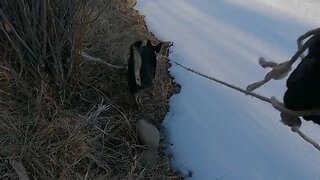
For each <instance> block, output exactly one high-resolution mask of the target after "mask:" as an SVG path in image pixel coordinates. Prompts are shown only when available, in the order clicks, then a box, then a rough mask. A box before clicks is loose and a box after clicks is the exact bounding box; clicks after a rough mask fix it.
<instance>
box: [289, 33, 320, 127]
mask: <svg viewBox="0 0 320 180" xmlns="http://www.w3.org/2000/svg"><path fill="white" fill-rule="evenodd" d="M311 38H314V39H313V42H312V43H311V44H310V46H309V48H308V54H307V56H306V57H304V58H303V59H302V61H301V63H300V64H299V65H298V66H297V68H296V69H295V70H294V71H293V72H292V73H291V74H290V76H289V78H288V80H287V88H288V89H287V91H286V93H285V95H284V104H285V107H286V108H288V109H291V110H296V111H303V110H311V109H320V35H315V36H313V37H311ZM303 118H304V119H305V120H312V121H313V122H315V123H317V124H319V125H320V116H316V115H314V116H303Z"/></svg>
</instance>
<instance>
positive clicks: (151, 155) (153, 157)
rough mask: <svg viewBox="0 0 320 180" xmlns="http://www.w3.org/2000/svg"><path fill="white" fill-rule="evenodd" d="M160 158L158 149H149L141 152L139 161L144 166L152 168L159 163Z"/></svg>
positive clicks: (148, 168)
mask: <svg viewBox="0 0 320 180" xmlns="http://www.w3.org/2000/svg"><path fill="white" fill-rule="evenodd" d="M158 159H159V156H158V153H157V152H156V151H151V150H147V151H144V152H143V153H142V154H141V156H140V159H139V163H140V165H141V166H142V167H143V168H145V169H147V170H151V169H152V168H153V167H155V166H156V165H157V162H158Z"/></svg>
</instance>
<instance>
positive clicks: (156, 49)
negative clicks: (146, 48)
mask: <svg viewBox="0 0 320 180" xmlns="http://www.w3.org/2000/svg"><path fill="white" fill-rule="evenodd" d="M162 44H163V43H159V44H158V45H157V46H154V49H155V52H156V53H159V52H160V50H161V48H162Z"/></svg>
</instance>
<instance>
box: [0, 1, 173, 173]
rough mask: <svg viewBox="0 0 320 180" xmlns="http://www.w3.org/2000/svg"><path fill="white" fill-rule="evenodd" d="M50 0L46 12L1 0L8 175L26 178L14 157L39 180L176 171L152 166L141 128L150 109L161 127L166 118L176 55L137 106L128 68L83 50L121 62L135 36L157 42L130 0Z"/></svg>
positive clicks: (1, 146)
mask: <svg viewBox="0 0 320 180" xmlns="http://www.w3.org/2000/svg"><path fill="white" fill-rule="evenodd" d="M22 2H23V3H22ZM44 2H47V3H48V4H41V3H40V4H39V7H41V6H45V7H46V10H43V8H39V7H38V8H39V9H42V10H43V12H42V11H39V12H37V11H36V9H32V8H30V7H36V6H37V5H36V4H37V3H38V1H32V0H31V1H18V0H4V1H2V2H1V3H0V8H1V10H3V12H4V13H3V14H4V15H5V16H6V17H7V18H8V22H9V23H10V24H12V27H9V28H8V27H7V26H8V24H6V23H5V22H6V21H5V20H4V18H3V16H2V17H1V18H0V22H1V25H0V27H1V29H0V42H1V44H0V52H1V54H2V56H0V179H18V176H19V174H18V173H17V171H16V170H15V169H14V166H13V163H12V162H13V161H18V162H21V163H22V164H23V166H24V167H25V168H26V171H27V173H28V175H29V177H30V178H32V179H139V178H140V179H178V177H177V176H176V175H175V174H174V173H173V172H171V171H169V170H167V169H165V168H164V167H163V166H162V165H161V163H160V162H159V163H158V164H157V166H156V167H154V168H153V169H152V170H150V171H146V170H145V169H143V168H142V167H141V166H140V165H139V163H138V162H137V161H138V157H139V154H140V152H141V151H142V150H143V149H146V148H147V147H144V146H141V145H139V142H138V140H137V137H136V132H135V129H134V125H135V122H136V120H138V119H140V118H141V117H143V116H146V115H149V116H150V115H151V116H153V122H154V123H155V124H156V125H158V126H159V124H160V122H161V121H162V119H163V118H164V115H165V114H166V112H167V108H168V98H169V97H170V96H171V95H172V93H174V91H175V89H174V87H175V86H173V83H172V81H171V78H170V76H169V74H168V71H167V69H168V66H169V65H168V62H166V60H165V59H161V60H160V61H159V68H158V71H157V79H156V88H155V90H156V91H155V96H154V97H153V98H150V97H146V98H145V99H144V100H143V105H142V108H141V109H140V110H134V109H132V108H131V106H130V101H129V99H130V97H129V96H128V94H129V93H128V90H127V89H128V87H127V82H126V73H125V72H124V71H123V70H112V69H108V68H106V67H104V66H102V65H99V64H94V63H89V62H82V61H81V59H80V57H79V52H81V51H85V52H87V53H89V54H90V55H93V56H95V57H100V58H102V59H107V60H108V61H109V62H112V63H113V64H119V65H123V64H125V60H126V59H127V58H128V53H129V52H128V50H129V46H130V44H131V43H132V42H134V41H136V40H140V39H144V38H147V39H151V40H152V41H153V42H155V43H156V42H158V40H157V39H156V38H155V37H154V36H153V35H152V34H151V33H150V32H149V31H148V30H147V28H146V27H145V24H144V19H143V17H142V16H140V15H138V13H137V11H135V10H134V9H133V8H132V3H131V1H127V0H111V1H110V2H109V0H90V1H84V0H77V1H71V3H70V4H65V3H66V2H69V1H64V0H57V1H44ZM6 3H7V4H6ZM5 5H7V6H8V7H10V8H5V7H6V6H5ZM26 7H27V8H26ZM28 7H29V8H28ZM58 7H60V9H59V8H58ZM62 7H63V8H62ZM66 7H68V8H66ZM17 9H19V10H20V11H19V13H15V11H17ZM21 9H24V11H21ZM102 10H103V11H102ZM33 11H35V12H37V13H30V12H33ZM23 12H24V13H23ZM41 12H42V13H45V14H46V16H47V19H46V21H44V20H43V18H41V17H43V16H38V15H39V14H41ZM42 15H43V14H42ZM59 15H61V16H59ZM63 19H64V20H65V21H64V20H63ZM62 20H63V21H62ZM12 30H15V31H16V32H17V34H18V35H19V36H20V38H21V39H20V38H18V37H17V36H16V35H15V34H14V33H13V31H12ZM167 48H169V47H167ZM28 49H29V50H28ZM165 51H166V49H164V52H163V53H165ZM160 154H161V156H164V153H163V152H160Z"/></svg>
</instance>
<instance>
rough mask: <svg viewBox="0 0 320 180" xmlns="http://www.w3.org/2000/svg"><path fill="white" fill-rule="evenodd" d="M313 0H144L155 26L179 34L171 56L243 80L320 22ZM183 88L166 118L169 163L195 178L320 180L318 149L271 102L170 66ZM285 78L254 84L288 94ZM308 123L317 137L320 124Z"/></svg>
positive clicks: (168, 35)
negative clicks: (284, 122) (284, 120)
mask: <svg viewBox="0 0 320 180" xmlns="http://www.w3.org/2000/svg"><path fill="white" fill-rule="evenodd" d="M317 7H320V2H319V1H317V0H281V1H279V0H263V1H262V0H161V1H159V0H138V4H137V9H138V10H140V12H141V13H142V14H144V15H146V22H147V25H148V27H149V29H150V30H151V31H152V32H154V33H155V34H156V36H157V37H158V38H160V39H162V40H165V41H172V42H174V47H173V48H172V54H171V55H170V58H171V59H172V60H175V61H177V62H179V63H181V64H183V65H185V66H188V67H192V68H193V69H194V70H196V71H200V72H202V73H204V74H206V75H209V76H212V77H215V78H218V79H221V80H224V81H227V82H229V83H232V84H234V85H237V86H240V87H243V88H245V87H246V86H247V85H248V84H250V83H252V82H255V81H258V80H261V79H262V78H263V77H264V75H265V74H266V72H268V70H265V69H262V68H261V67H259V65H258V58H259V57H260V56H262V57H265V58H266V59H270V60H274V61H277V62H283V61H284V60H287V59H289V58H290V57H291V56H292V54H293V53H294V52H295V51H296V48H297V45H296V39H297V37H298V36H299V35H301V34H302V33H304V32H306V31H308V30H310V29H312V28H315V27H317V25H318V24H317V23H318V19H316V18H318V17H320V11H318V9H317ZM170 72H171V74H172V75H173V76H174V77H175V79H176V81H177V82H178V83H179V84H180V85H181V86H182V89H181V92H180V94H177V95H174V96H173V97H172V98H171V99H170V110H169V112H168V114H167V116H166V119H165V121H164V123H163V126H164V127H165V129H166V130H167V133H168V140H169V143H172V144H173V145H172V146H170V147H169V149H168V151H169V152H170V153H172V155H173V159H172V160H173V166H174V168H175V169H179V170H180V171H182V172H183V173H187V172H188V171H192V174H193V176H192V177H191V178H190V179H196V180H209V179H254V180H256V179H257V180H258V179H268V180H269V179H299V180H300V179H320V171H319V169H320V152H319V151H317V150H316V149H315V148H314V147H313V146H312V145H310V144H308V143H306V142H305V141H304V140H303V139H301V138H300V137H299V136H298V135H296V134H295V133H293V132H291V130H290V128H288V127H286V126H284V125H282V124H281V123H280V122H279V119H280V117H279V113H278V112H277V111H276V110H274V109H273V108H272V106H271V105H269V104H266V103H264V102H261V101H259V100H256V99H254V98H251V97H249V96H245V95H243V94H241V93H239V92H236V91H234V90H232V89H228V88H226V87H224V86H222V85H220V84H217V83H215V82H213V81H209V80H208V79H205V78H202V77H200V76H198V75H195V74H192V73H190V72H188V71H186V70H184V69H182V68H181V67H179V66H177V65H175V64H173V66H172V67H171V68H170ZM285 90H286V87H285V81H284V80H282V81H271V82H269V84H267V85H266V86H263V87H262V88H260V89H258V90H257V91H256V92H257V93H260V94H263V95H265V96H267V97H270V96H276V97H277V98H278V99H282V96H283V93H284V92H285ZM301 129H302V131H303V132H305V133H306V134H308V135H309V136H310V137H312V138H313V139H315V140H317V141H318V142H319V143H320V136H319V135H320V133H319V132H320V127H319V126H317V125H314V124H313V123H312V122H306V121H303V126H302V128H301Z"/></svg>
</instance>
